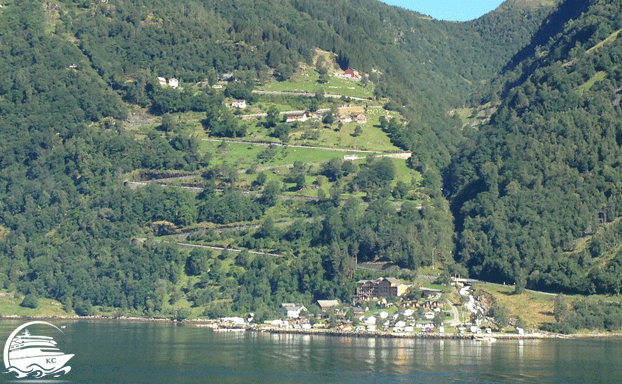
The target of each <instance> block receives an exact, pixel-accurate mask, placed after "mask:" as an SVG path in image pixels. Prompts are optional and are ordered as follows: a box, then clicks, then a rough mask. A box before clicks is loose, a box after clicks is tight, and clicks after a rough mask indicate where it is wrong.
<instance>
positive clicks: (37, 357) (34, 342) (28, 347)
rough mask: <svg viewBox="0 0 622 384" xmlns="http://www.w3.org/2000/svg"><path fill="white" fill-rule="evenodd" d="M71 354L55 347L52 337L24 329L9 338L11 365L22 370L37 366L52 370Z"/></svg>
mask: <svg viewBox="0 0 622 384" xmlns="http://www.w3.org/2000/svg"><path fill="white" fill-rule="evenodd" d="M73 356H74V355H66V354H64V353H63V352H61V351H60V350H59V349H58V348H56V342H55V341H54V338H52V337H48V336H34V335H31V334H30V332H28V329H26V330H24V333H23V334H22V335H19V336H15V337H14V338H13V340H11V344H10V346H9V355H8V358H9V362H10V364H11V366H12V367H14V368H17V369H19V370H21V371H22V372H30V371H32V370H35V369H37V366H38V367H39V368H41V369H43V370H44V371H45V372H54V371H56V370H58V369H60V368H62V367H63V366H64V365H65V364H66V363H67V362H68V361H69V359H71V358H72V357H73Z"/></svg>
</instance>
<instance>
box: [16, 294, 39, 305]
mask: <svg viewBox="0 0 622 384" xmlns="http://www.w3.org/2000/svg"><path fill="white" fill-rule="evenodd" d="M20 306H21V307H24V308H32V309H35V308H37V307H38V306H39V299H38V298H37V296H35V295H34V294H32V293H29V294H28V295H26V297H24V300H22V303H21V304H20Z"/></svg>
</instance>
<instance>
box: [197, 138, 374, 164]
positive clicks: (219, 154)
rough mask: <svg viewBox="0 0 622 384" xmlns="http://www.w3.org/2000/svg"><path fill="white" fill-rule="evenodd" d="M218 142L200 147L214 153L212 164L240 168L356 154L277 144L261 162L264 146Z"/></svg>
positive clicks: (202, 144)
mask: <svg viewBox="0 0 622 384" xmlns="http://www.w3.org/2000/svg"><path fill="white" fill-rule="evenodd" d="M220 144H221V143H220V142H215V141H202V142H201V147H202V149H203V150H208V151H211V152H212V153H213V154H214V157H213V158H212V164H214V165H218V164H223V163H227V164H230V165H236V166H239V167H241V168H244V167H250V166H251V165H253V164H257V165H258V166H259V167H262V166H273V165H274V166H276V165H286V164H293V163H294V161H302V162H304V163H313V162H325V161H328V160H330V159H334V158H340V159H343V157H344V156H345V155H354V154H357V153H356V152H352V151H348V150H325V149H317V148H291V147H285V146H277V147H276V149H277V150H276V152H277V153H276V156H275V157H274V158H273V159H272V160H270V161H266V162H264V163H262V162H260V161H259V160H257V155H258V154H259V153H260V152H261V151H263V150H265V149H266V147H264V146H259V145H253V144H244V143H242V144H240V143H226V148H225V149H222V148H218V146H219V145H220ZM358 156H365V154H362V155H361V154H360V153H359V154H358Z"/></svg>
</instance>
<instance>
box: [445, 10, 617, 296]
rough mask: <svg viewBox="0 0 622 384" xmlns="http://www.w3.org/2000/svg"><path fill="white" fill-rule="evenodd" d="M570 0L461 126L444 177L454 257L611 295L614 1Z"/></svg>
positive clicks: (486, 269) (540, 285)
mask: <svg viewBox="0 0 622 384" xmlns="http://www.w3.org/2000/svg"><path fill="white" fill-rule="evenodd" d="M575 3H576V2H572V1H568V2H565V3H564V4H562V5H561V7H560V9H559V11H557V12H556V13H555V14H554V15H552V17H553V16H554V17H555V20H556V23H557V24H556V25H555V27H554V28H553V27H548V28H549V30H551V31H555V32H556V34H554V35H552V36H550V39H549V40H547V41H545V42H544V43H543V44H542V45H539V44H535V46H534V47H532V48H533V50H534V52H535V55H534V56H529V57H527V58H525V59H522V60H520V61H519V62H518V63H516V64H513V65H512V66H511V70H509V71H507V72H506V73H504V74H502V75H501V76H500V77H499V78H498V79H497V83H496V85H497V87H496V88H495V89H494V92H495V93H493V96H492V99H496V100H497V111H496V113H494V114H493V115H492V118H491V121H490V123H489V124H487V125H485V126H482V127H480V129H479V131H477V132H471V133H470V134H469V135H467V137H468V140H466V142H465V144H464V146H463V147H462V148H461V150H460V153H459V154H458V155H457V156H455V157H454V159H453V161H452V165H451V167H449V168H448V170H447V173H446V181H447V186H448V187H449V188H451V191H452V194H453V196H452V208H453V211H454V214H455V216H456V223H457V229H458V232H459V241H458V260H459V261H460V262H461V263H463V264H465V265H467V266H468V267H469V268H470V270H471V272H472V273H473V274H475V275H478V276H480V277H482V278H484V279H490V280H492V281H497V282H516V283H517V286H518V287H519V289H520V288H524V287H525V286H527V287H529V288H537V289H542V290H553V291H558V292H578V293H594V292H605V293H619V292H620V288H619V287H618V284H617V283H613V281H615V280H619V274H618V272H617V270H618V268H617V265H618V263H619V261H618V259H619V250H618V245H619V241H617V240H613V239H614V238H615V239H617V238H618V233H619V232H618V230H617V228H619V225H618V224H617V221H615V219H616V218H618V217H619V216H620V213H621V211H620V207H621V206H622V205H621V201H620V198H621V196H622V195H621V194H620V188H619V180H620V177H621V176H622V174H621V173H620V172H621V167H620V155H621V154H622V152H621V147H620V145H621V144H622V140H621V138H622V135H621V133H622V125H621V123H620V121H621V119H620V118H621V117H622V116H621V111H620V102H619V92H620V82H621V80H622V77H621V72H620V68H619V65H620V57H621V56H620V53H621V52H622V51H621V49H622V42H621V41H620V40H619V39H617V34H618V32H619V30H620V29H621V28H622V18H620V5H619V4H618V3H616V2H609V1H592V2H590V4H583V3H582V4H583V5H582V6H581V7H579V8H578V9H577V8H576V6H577V4H575ZM588 5H589V7H588ZM581 10H585V12H584V13H583V14H581V13H580V11H581ZM577 14H581V16H580V17H579V18H576V19H573V16H574V15H577ZM562 15H563V16H564V17H565V18H566V19H565V20H560V17H561V16H562ZM540 40H543V39H541V38H540ZM499 85H500V86H499ZM487 100H491V98H490V97H489V98H488V99H487ZM485 101H486V100H485ZM605 239H607V240H605ZM614 276H615V277H614Z"/></svg>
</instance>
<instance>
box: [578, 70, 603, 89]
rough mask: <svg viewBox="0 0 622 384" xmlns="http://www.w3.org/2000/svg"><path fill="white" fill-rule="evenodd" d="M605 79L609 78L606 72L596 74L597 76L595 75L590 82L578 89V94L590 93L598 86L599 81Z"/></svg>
mask: <svg viewBox="0 0 622 384" xmlns="http://www.w3.org/2000/svg"><path fill="white" fill-rule="evenodd" d="M605 77H607V72H605V71H600V72H596V74H594V76H592V78H590V79H589V80H588V81H586V82H585V83H583V84H581V85H580V86H579V88H577V92H579V93H580V94H583V92H585V91H589V90H590V89H591V88H592V87H593V86H594V84H596V83H597V82H599V81H603V80H605Z"/></svg>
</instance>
